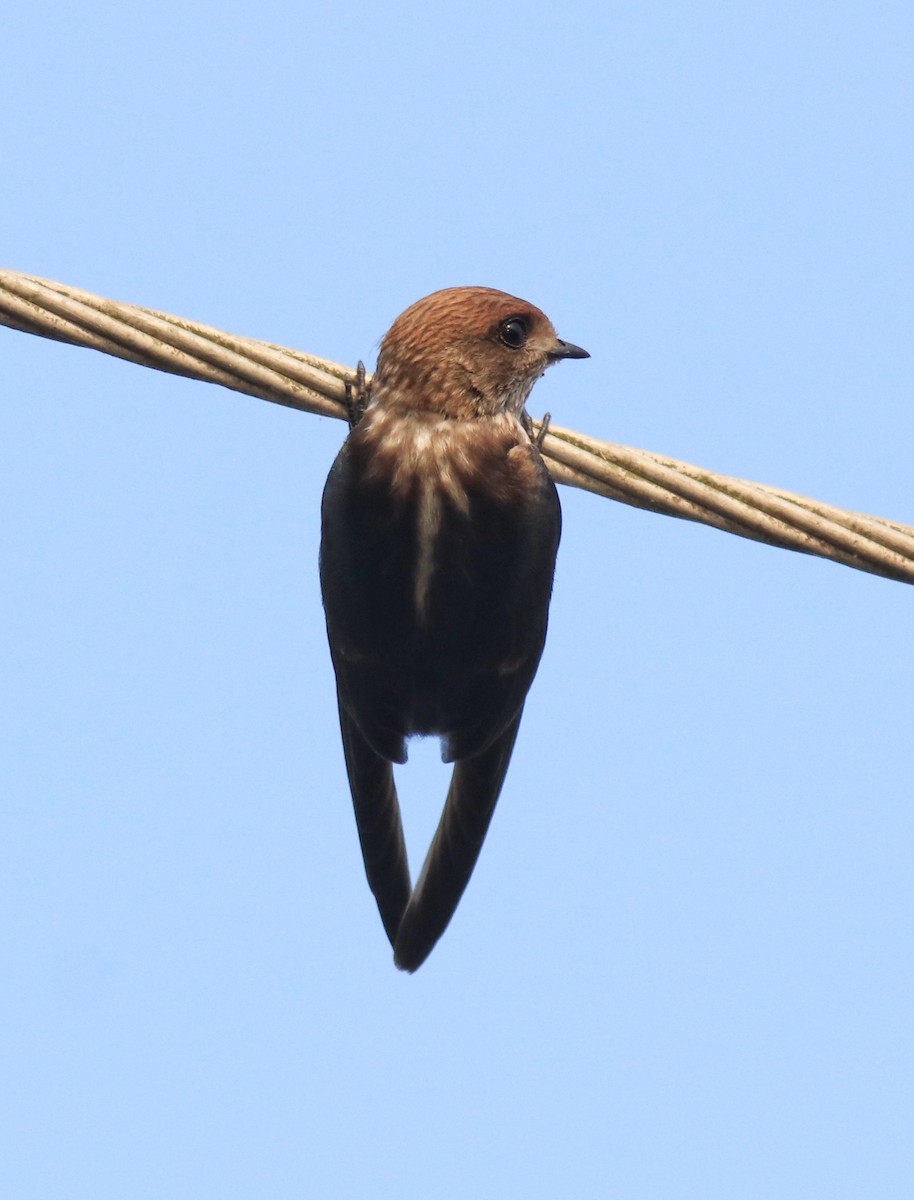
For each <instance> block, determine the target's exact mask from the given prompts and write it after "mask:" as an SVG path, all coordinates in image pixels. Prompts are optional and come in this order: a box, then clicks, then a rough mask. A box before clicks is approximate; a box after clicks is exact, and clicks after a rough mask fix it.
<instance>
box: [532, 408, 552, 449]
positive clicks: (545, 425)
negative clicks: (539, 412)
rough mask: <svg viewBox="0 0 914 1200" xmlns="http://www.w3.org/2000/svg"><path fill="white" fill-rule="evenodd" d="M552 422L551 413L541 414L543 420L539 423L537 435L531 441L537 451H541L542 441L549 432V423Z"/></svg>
mask: <svg viewBox="0 0 914 1200" xmlns="http://www.w3.org/2000/svg"><path fill="white" fill-rule="evenodd" d="M551 420H552V413H543V419H542V420H541V421H540V428H539V433H538V434H536V436H535V437H534V439H533V444H534V446H536V448H537V450H542V448H543V439H544V438H545V436H546V434H547V433H548V432H549V423H550V421H551Z"/></svg>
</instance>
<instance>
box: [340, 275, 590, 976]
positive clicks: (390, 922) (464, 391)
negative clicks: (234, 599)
mask: <svg viewBox="0 0 914 1200" xmlns="http://www.w3.org/2000/svg"><path fill="white" fill-rule="evenodd" d="M588 357H589V355H588V353H587V351H586V350H582V349H581V348H580V347H579V346H574V345H572V344H571V343H570V342H564V341H562V340H561V339H560V338H559V337H557V336H556V332H555V329H554V328H553V327H552V324H551V322H550V321H549V319H548V318H547V317H546V316H545V314H544V313H542V312H540V310H539V309H538V308H535V307H534V306H533V305H532V304H528V303H527V302H526V301H524V300H519V299H517V298H516V297H515V296H509V295H506V294H505V293H504V292H499V291H495V290H493V289H491V288H482V287H458V288H447V289H445V290H444V291H440V292H435V293H433V294H432V295H431V296H426V297H425V299H424V300H419V301H418V302H417V303H416V304H414V305H412V307H410V308H408V309H407V310H406V311H405V312H404V313H403V314H402V315H401V316H399V317H398V318H397V320H396V321H395V322H394V324H393V326H392V327H391V329H390V330H389V332H388V333H387V335H386V336H385V338H384V339H383V341H382V343H381V348H380V353H379V355H378V365H377V370H376V372H375V375H374V378H373V380H372V383H371V389H370V398H369V397H368V396H367V395H365V394H364V388H363V389H362V391H363V395H362V396H351V397H350V405H351V413H350V424H351V426H352V428H351V431H350V434H349V436H348V438H347V439H346V442H345V444H344V445H343V448H342V450H341V451H340V453H339V455H338V457H337V459H336V461H335V462H334V464H333V467H332V469H331V471H330V475H329V478H328V479H327V484H326V487H325V489H324V497H323V506H322V537H321V557H320V573H321V590H322V593H323V600H324V608H325V611H326V616H327V634H328V638H329V641H330V654H331V657H332V659H333V666H334V670H335V672H336V681H337V696H338V700H339V712H340V727H341V731H342V736H343V750H344V754H345V758H346V769H347V771H348V775H349V784H350V788H351V791H352V800H353V805H354V807H355V816H356V823H357V825H358V831H359V839H360V841H361V845H362V855H363V858H364V861H365V871H366V873H367V875H368V882H369V884H370V886H371V890H372V892H373V893H374V896H375V899H376V900H377V904H378V909H379V910H380V913H381V920H382V922H383V924H384V929H385V930H386V932H387V936H388V938H389V939H390V941H391V944H392V946H393V948H394V961H395V962H396V964H397V966H399V967H401V968H402V969H404V970H407V971H415V970H416V968H417V967H419V966H421V964H422V963H423V962H424V961H425V959H426V957H427V956H428V954H429V953H430V951H431V949H432V947H433V946H434V945H435V943H436V942H437V940H438V938H439V937H440V936H441V934H442V933H443V932H444V930H445V927H446V926H447V924H448V922H449V921H450V919H451V917H452V916H453V913H454V910H455V908H456V907H457V904H458V902H459V900H460V897H461V895H462V894H463V891H464V888H465V887H466V885H467V882H468V880H469V878H470V875H471V873H472V871H473V868H474V866H475V865H476V859H477V857H478V855H479V851H480V849H481V847H482V843H483V839H484V838H485V835H486V831H487V829H488V826H489V821H490V819H491V817H492V812H493V810H494V808H495V803H496V801H497V799H498V795H499V792H500V791H501V787H502V783H503V782H504V778H505V772H506V771H507V768H508V762H509V760H510V758H511V751H512V749H513V748H514V740H515V738H516V736H517V729H518V725H519V723H520V718H521V713H522V711H523V707H524V701H525V699H526V696H527V691H528V689H529V687H530V684H531V683H532V682H533V676H534V675H535V674H536V669H537V666H538V665H539V660H540V655H541V654H542V650H543V644H544V641H545V638H546V621H547V616H548V610H549V598H550V595H551V592H552V576H553V571H554V568H555V556H556V551H557V549H558V544H559V533H560V529H561V510H560V508H559V500H558V495H557V494H556V489H555V485H554V484H553V482H552V479H551V478H550V476H549V473H548V471H547V469H546V467H545V464H544V463H543V459H542V457H541V455H540V449H539V442H538V440H537V438H536V437H534V436H533V426H532V423H531V421H530V418H529V417H528V416H527V413H526V410H525V408H524V404H525V402H526V400H527V397H528V396H529V394H530V390H531V388H532V387H533V385H534V383H535V382H536V380H537V379H538V378H539V376H540V375H542V374H543V372H544V371H545V369H546V368H547V367H548V366H549V365H550V364H551V363H554V362H557V361H558V360H559V359H562V358H588ZM413 734H433V735H436V736H438V737H440V738H441V739H442V758H443V759H444V760H445V762H453V763H454V769H453V773H452V776H451V783H450V788H449V790H448V794H447V799H446V800H445V804H444V811H443V813H442V816H441V820H440V823H439V825H438V828H437V830H436V832H435V835H434V837H433V839H432V843H431V846H430V848H429V851H428V855H427V857H426V860H425V864H424V866H423V868H422V871H421V873H420V876H419V879H418V881H417V883H416V886H415V889H413V887H412V884H411V880H410V873H409V866H408V863H407V857H406V847H405V844H404V840H403V827H402V823H401V817H400V806H399V803H398V800H397V792H396V788H395V785H394V778H393V766H392V764H394V763H403V762H405V761H406V741H407V739H408V738H409V737H411V736H412V735H413Z"/></svg>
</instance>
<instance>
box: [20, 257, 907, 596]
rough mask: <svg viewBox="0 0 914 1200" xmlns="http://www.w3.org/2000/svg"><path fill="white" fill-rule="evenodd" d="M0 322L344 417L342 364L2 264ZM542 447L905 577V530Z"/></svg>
mask: <svg viewBox="0 0 914 1200" xmlns="http://www.w3.org/2000/svg"><path fill="white" fill-rule="evenodd" d="M0 324H3V325H8V326H9V327H10V328H12V329H19V330H22V331H23V332H25V333H34V334H37V335H38V336H39V337H47V338H52V339H54V340H55V341H59V342H69V343H71V344H72V345H76V346H88V347H90V348H91V349H94V350H101V351H103V352H104V353H106V354H112V355H114V356H115V357H117V358H124V359H127V361H128V362H135V363H139V364H141V365H142V366H146V367H155V368H156V369H157V370H159V371H169V372H171V373H172V374H174V375H185V376H187V377H188V378H191V379H201V380H204V381H205V382H207V383H218V384H221V385H222V386H223V387H227V388H231V389H232V390H233V391H236V392H244V393H246V394H247V395H249V396H257V397H259V398H260V399H262V400H269V401H271V402H272V403H274V404H284V405H286V406H287V407H289V408H297V409H300V410H301V411H303V412H311V413H317V414H319V415H321V416H327V417H338V418H340V419H345V418H346V416H347V410H346V403H345V401H346V391H347V386H348V385H350V384H353V383H354V382H355V379H356V372H355V369H354V368H352V367H348V366H345V365H343V364H341V363H336V362H331V361H330V360H329V359H325V358H319V357H318V356H317V355H314V354H308V353H306V352H305V351H303V350H293V349H290V348H289V347H287V346H276V345H273V344H272V343H271V342H264V341H259V340H257V339H255V338H248V337H244V336H242V335H240V334H230V333H226V332H225V331H224V330H221V329H215V328H213V327H212V326H209V325H201V324H200V323H199V322H196V321H190V320H188V319H186V318H185V317H176V316H171V315H169V314H168V313H161V312H156V311H155V310H154V309H150V308H141V307H139V306H137V305H134V304H124V303H121V302H119V301H116V300H109V299H106V298H105V297H104V296H97V295H94V294H93V293H92V292H86V291H83V290H82V289H80V288H75V287H70V286H69V285H68V284H63V283H55V282H53V281H51V280H48V279H40V278H38V277H36V276H33V275H27V274H22V273H20V272H18V271H10V270H4V269H2V268H0ZM535 424H536V422H535ZM542 448H543V454H544V456H545V458H546V461H547V463H548V465H549V469H550V471H551V472H552V475H553V477H554V478H555V479H556V481H557V482H559V483H564V484H569V485H570V486H572V487H577V488H582V489H584V490H585V491H589V492H594V493H595V494H597V495H600V496H606V497H608V498H609V499H612V500H619V501H621V502H622V503H623V504H630V505H633V506H634V507H635V508H644V509H648V510H650V511H651V512H658V513H665V514H666V515H667V516H670V517H680V518H683V519H685V520H688V521H698V522H700V523H702V524H704V525H712V526H714V527H715V528H716V529H723V530H725V531H726V532H728V533H735V534H737V535H738V536H740V537H745V538H752V539H753V540H755V541H759V542H766V543H767V544H769V545H772V546H780V547H782V548H783V549H785V550H797V551H799V552H801V553H803V554H815V555H818V556H819V557H821V558H830V559H832V561H834V562H839V563H843V564H844V565H845V566H848V567H854V568H856V569H857V570H859V571H868V572H870V573H871V574H874V575H884V576H886V577H887V578H889V579H896V580H899V581H901V582H903V583H914V527H912V526H910V525H903V524H901V523H900V522H898V521H890V520H887V519H885V518H883V517H873V516H868V515H867V514H865V513H857V512H850V511H848V510H846V509H842V508H837V507H835V506H834V505H831V504H825V503H823V502H822V501H819V500H813V499H810V498H809V497H807V496H799V495H796V494H795V493H793V492H788V491H785V490H784V489H783V488H776V487H770V486H768V485H767V484H763V483H752V482H750V481H748V480H745V479H736V478H734V477H733V476H729V475H721V474H719V473H718V472H716V471H710V470H707V469H706V468H703V467H696V466H693V465H692V464H691V463H686V462H681V461H679V460H678V459H674V458H669V457H667V456H665V455H661V454H653V453H651V452H650V451H647V450H635V449H632V448H631V447H630V446H621V445H618V444H617V443H615V442H604V441H601V440H600V439H598V438H593V437H589V436H588V435H587V434H583V433H576V432H575V431H574V430H571V429H563V428H561V427H559V426H555V425H551V424H550V425H549V426H548V430H547V432H546V435H545V437H544V438H543V444H542Z"/></svg>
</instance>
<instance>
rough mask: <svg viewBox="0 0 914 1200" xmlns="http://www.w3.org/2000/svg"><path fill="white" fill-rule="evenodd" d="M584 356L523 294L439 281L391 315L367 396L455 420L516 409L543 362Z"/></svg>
mask: <svg viewBox="0 0 914 1200" xmlns="http://www.w3.org/2000/svg"><path fill="white" fill-rule="evenodd" d="M589 357H590V355H589V354H588V353H587V351H586V350H582V349H581V348H580V346H574V345H572V344H571V343H570V342H564V341H562V339H561V338H560V337H558V336H557V335H556V332H555V329H554V328H553V326H552V322H551V321H550V320H549V318H548V317H547V316H546V314H545V313H543V312H540V310H539V309H538V308H536V307H535V306H534V305H533V304H529V303H528V302H527V301H526V300H519V299H518V298H517V297H516V296H509V295H507V294H506V293H505V292H499V291H496V290H495V289H494V288H484V287H455V288H446V289H444V290H443V291H440V292H433V293H432V295H430V296H426V297H425V298H424V299H422V300H418V301H417V302H416V303H415V304H413V305H411V306H410V307H409V308H408V309H407V310H406V311H405V312H404V313H401V315H400V316H399V317H397V319H396V321H394V323H393V325H392V326H391V327H390V330H389V331H388V332H387V334H386V336H385V337H384V340H383V341H382V342H381V349H380V353H379V354H378V365H377V370H376V371H375V375H374V380H373V382H372V399H373V400H374V401H376V402H377V403H378V404H379V405H383V406H385V407H386V406H396V407H400V406H401V405H402V406H403V407H404V408H409V409H413V410H415V409H422V410H425V411H431V412H436V413H441V414H442V415H443V416H447V417H454V418H462V419H472V418H474V417H486V416H493V415H495V414H497V413H502V412H511V413H515V414H517V413H519V412H520V411H521V409H522V408H523V407H524V404H525V402H526V400H527V397H528V396H529V394H530V389H531V388H532V387H533V385H534V383H536V381H537V379H538V378H539V377H540V375H542V374H543V372H544V371H545V370H546V368H547V367H548V366H550V365H551V364H552V363H554V362H557V361H558V360H559V359H561V358H589Z"/></svg>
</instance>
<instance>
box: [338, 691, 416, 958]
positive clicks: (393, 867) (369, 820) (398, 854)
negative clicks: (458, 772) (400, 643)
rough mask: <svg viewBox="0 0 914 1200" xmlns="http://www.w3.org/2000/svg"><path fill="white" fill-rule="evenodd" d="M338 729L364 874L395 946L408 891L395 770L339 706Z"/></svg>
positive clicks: (408, 879) (408, 880) (385, 928)
mask: <svg viewBox="0 0 914 1200" xmlns="http://www.w3.org/2000/svg"><path fill="white" fill-rule="evenodd" d="M340 729H341V731H342V734H343V751H344V753H345V756H346V770H347V772H348V774H349V787H350V790H351V792H352V804H353V808H354V809H355V820H356V825H357V826H358V831H359V841H360V842H361V844H362V858H363V860H364V862H365V874H366V875H367V876H368V883H369V886H370V887H371V890H372V892H373V893H374V898H375V900H376V901H377V903H378V911H379V912H380V914H381V921H382V923H383V925H384V932H385V933H386V934H387V936H388V938H389V939H390V944H391V945H392V946H393V945H395V943H396V937H397V930H398V929H399V927H400V922H401V920H402V917H403V913H404V912H405V911H406V908H407V905H408V903H409V898H410V890H411V888H410V878H409V862H408V860H407V856H406V843H405V841H404V840H403V823H402V820H401V818H400V803H399V801H398V799H397V789H396V786H395V784H394V775H393V767H392V765H391V764H390V763H389V762H388V761H387V759H386V758H382V757H381V756H380V755H379V754H376V753H375V751H374V750H372V748H371V747H370V746H369V744H368V742H366V741H365V739H364V737H363V736H362V734H361V733H360V732H359V730H358V727H357V726H356V724H355V722H354V721H353V720H352V718H351V717H350V716H349V714H348V713H347V712H346V710H345V709H344V708H343V706H342V704H341V705H340Z"/></svg>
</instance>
